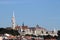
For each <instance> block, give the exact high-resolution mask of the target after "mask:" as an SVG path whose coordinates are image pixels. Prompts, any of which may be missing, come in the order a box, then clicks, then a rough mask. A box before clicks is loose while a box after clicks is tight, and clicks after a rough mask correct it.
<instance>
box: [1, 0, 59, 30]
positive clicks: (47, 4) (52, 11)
mask: <svg viewBox="0 0 60 40" xmlns="http://www.w3.org/2000/svg"><path fill="white" fill-rule="evenodd" d="M13 11H14V13H15V19H16V24H17V25H22V23H23V22H24V24H25V25H28V26H29V27H35V26H36V25H37V24H39V26H41V27H43V28H46V29H48V30H53V29H54V28H55V29H56V30H60V0H0V28H1V27H10V26H11V25H12V24H11V19H12V15H13Z"/></svg>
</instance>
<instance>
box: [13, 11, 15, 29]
mask: <svg viewBox="0 0 60 40" xmlns="http://www.w3.org/2000/svg"><path fill="white" fill-rule="evenodd" d="M15 26H16V25H15V15H14V11H13V16H12V29H15Z"/></svg>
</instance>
